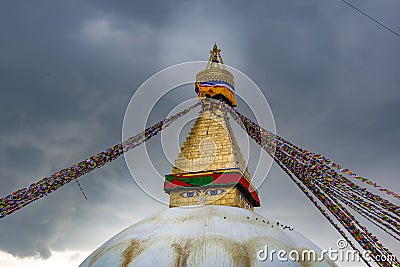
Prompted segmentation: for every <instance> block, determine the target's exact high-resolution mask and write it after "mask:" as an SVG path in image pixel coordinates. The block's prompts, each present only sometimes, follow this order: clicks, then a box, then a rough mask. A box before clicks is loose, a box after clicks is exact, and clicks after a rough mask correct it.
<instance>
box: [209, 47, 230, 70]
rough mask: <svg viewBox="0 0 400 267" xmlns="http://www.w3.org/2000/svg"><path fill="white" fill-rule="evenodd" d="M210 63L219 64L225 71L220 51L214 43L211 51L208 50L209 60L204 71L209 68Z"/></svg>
mask: <svg viewBox="0 0 400 267" xmlns="http://www.w3.org/2000/svg"><path fill="white" fill-rule="evenodd" d="M211 63H216V64H218V63H221V65H222V68H223V69H226V67H225V64H224V61H223V60H222V57H221V49H219V48H218V46H217V43H214V46H213V49H212V50H210V58H209V59H208V63H207V67H206V69H208V68H210V67H211Z"/></svg>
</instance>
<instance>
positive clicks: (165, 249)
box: [80, 44, 336, 267]
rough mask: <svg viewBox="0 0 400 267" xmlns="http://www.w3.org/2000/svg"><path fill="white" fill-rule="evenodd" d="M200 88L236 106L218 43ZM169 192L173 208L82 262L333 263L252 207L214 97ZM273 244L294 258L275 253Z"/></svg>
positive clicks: (169, 180) (253, 197) (244, 173)
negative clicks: (309, 254)
mask: <svg viewBox="0 0 400 267" xmlns="http://www.w3.org/2000/svg"><path fill="white" fill-rule="evenodd" d="M195 91H196V93H197V94H198V97H199V98H201V99H203V98H214V99H218V100H220V101H223V102H225V103H227V104H228V105H230V106H231V107H236V106H237V102H236V99H235V83H234V76H233V75H232V73H231V72H229V71H228V70H227V68H226V66H225V64H224V62H223V60H222V57H221V50H220V49H218V47H217V45H216V44H214V47H213V49H212V50H211V51H210V58H209V60H208V63H207V65H206V68H205V69H204V70H202V71H200V72H199V73H198V74H197V76H196V86H195ZM164 191H165V192H166V193H167V194H169V196H170V202H169V209H167V210H165V211H163V212H161V213H158V214H155V215H153V216H151V217H149V218H146V219H143V220H141V221H139V222H137V223H135V224H133V225H132V226H130V227H128V228H127V229H125V230H124V231H122V232H121V233H119V234H117V235H116V236H114V237H113V238H111V239H110V240H108V241H107V242H105V243H104V244H103V245H102V246H100V247H99V248H98V249H97V250H95V251H94V252H93V253H92V254H91V255H90V256H89V257H88V258H87V259H86V260H85V261H84V262H83V263H82V264H81V265H80V266H82V267H86V266H124V267H125V266H265V265H270V266H336V265H335V264H334V263H332V262H331V261H330V260H327V259H319V260H315V259H305V258H303V257H301V255H302V253H303V252H305V251H310V250H312V251H314V252H316V254H317V256H318V254H319V253H320V252H321V250H320V249H319V248H318V247H317V246H316V245H315V244H313V243H312V242H311V241H310V240H308V239H307V238H306V237H304V236H303V235H301V234H300V233H298V232H297V231H295V230H294V229H293V228H292V227H290V226H288V225H285V224H282V223H280V222H277V221H275V220H272V219H269V218H266V217H264V216H263V215H261V214H259V213H257V212H255V211H254V208H255V207H259V206H260V200H259V197H258V192H257V190H256V189H255V188H254V187H253V185H252V183H251V177H250V173H249V171H248V169H247V165H246V163H245V160H244V159H243V155H242V152H241V151H240V148H239V145H238V142H237V140H236V138H235V135H234V132H233V130H232V128H231V125H230V122H229V117H228V114H226V112H225V111H224V110H223V109H222V108H220V106H219V105H218V104H215V103H214V102H213V101H208V102H207V101H204V102H202V107H201V111H200V113H199V116H198V118H197V120H196V121H195V123H194V125H193V126H192V128H191V130H190V132H189V134H188V136H187V137H186V140H185V141H184V143H183V145H182V147H181V150H180V153H179V154H178V156H177V159H176V160H175V163H174V166H173V168H172V172H171V174H168V175H166V176H165V182H164ZM273 250H274V251H276V252H278V251H280V250H283V251H285V252H286V253H288V254H289V253H292V257H289V255H288V254H287V255H286V260H283V259H282V257H280V258H278V257H277V255H276V254H275V256H272V258H271V257H270V256H271V255H269V252H271V251H273ZM296 252H297V254H296ZM296 255H300V256H299V257H298V258H296V257H295V256H296ZM281 256H282V255H281ZM293 256H294V257H293Z"/></svg>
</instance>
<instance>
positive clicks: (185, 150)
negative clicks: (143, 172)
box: [164, 44, 260, 209]
mask: <svg viewBox="0 0 400 267" xmlns="http://www.w3.org/2000/svg"><path fill="white" fill-rule="evenodd" d="M220 52H221V50H220V49H218V47H217V45H216V44H214V47H213V49H212V50H211V51H210V58H209V60H208V63H207V65H206V68H205V69H204V70H202V71H200V72H199V73H198V74H197V76H196V87H195V91H196V92H197V94H198V96H199V98H200V100H202V105H201V111H200V113H199V116H198V118H197V119H196V121H195V123H194V125H193V126H192V128H191V130H190V132H189V134H188V136H187V137H186V140H185V141H184V143H183V145H182V147H181V149H180V153H179V154H178V157H177V159H176V160H175V164H174V166H173V168H172V173H171V174H170V175H166V180H165V185H164V190H165V192H167V193H168V194H169V195H170V207H175V206H191V205H225V206H234V207H240V208H245V209H253V207H258V206H259V205H260V202H259V199H258V194H257V191H256V190H255V189H254V188H253V186H252V184H251V182H250V174H249V172H248V170H247V166H246V163H245V161H244V159H243V155H242V152H241V151H240V148H239V145H238V143H237V140H236V138H235V135H234V133H233V130H232V128H231V125H230V122H229V117H228V114H227V113H226V111H225V110H224V109H223V106H222V105H224V104H223V103H226V104H228V105H230V106H232V107H235V106H236V99H235V87H234V86H235V83H234V77H233V75H232V73H230V72H229V71H228V70H227V69H226V66H225V65H224V63H223V61H222V57H221V54H220ZM213 99H217V100H219V101H215V100H213Z"/></svg>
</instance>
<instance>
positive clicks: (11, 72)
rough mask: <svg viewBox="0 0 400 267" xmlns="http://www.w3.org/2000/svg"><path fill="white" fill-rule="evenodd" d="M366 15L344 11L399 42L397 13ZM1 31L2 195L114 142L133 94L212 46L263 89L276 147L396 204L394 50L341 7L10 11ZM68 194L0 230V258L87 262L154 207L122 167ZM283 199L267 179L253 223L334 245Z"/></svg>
mask: <svg viewBox="0 0 400 267" xmlns="http://www.w3.org/2000/svg"><path fill="white" fill-rule="evenodd" d="M367 2H368V3H357V4H359V5H360V7H361V8H363V9H364V10H366V11H368V12H369V13H370V14H371V15H376V16H379V18H381V19H382V20H384V21H386V22H387V23H389V24H390V25H391V26H392V27H393V28H397V29H400V20H399V19H398V15H397V12H395V10H399V8H400V4H399V3H398V1H387V2H385V3H376V2H373V1H367ZM0 22H1V23H0V32H1V33H2V34H1V35H0V88H1V92H2V95H1V97H0V124H1V127H0V149H1V151H2V154H1V155H0V159H1V161H0V194H1V195H6V194H8V193H10V192H12V191H13V190H15V189H18V188H20V187H24V186H28V185H29V184H30V183H32V182H34V181H35V180H37V179H39V178H40V177H44V176H46V175H49V174H51V172H52V171H56V170H58V169H60V168H64V167H67V166H69V165H70V164H73V163H75V162H76V161H78V160H80V159H83V158H85V157H88V156H91V155H92V154H95V153H97V152H98V151H101V150H102V149H105V148H107V147H108V146H111V145H113V144H115V143H117V142H119V141H120V139H121V130H122V121H123V116H124V112H125V108H126V106H127V104H128V102H129V99H130V97H131V96H132V94H133V92H134V91H135V90H136V88H137V87H138V86H139V85H140V84H141V82H143V81H144V80H145V79H147V78H148V77H149V76H150V75H152V74H153V73H154V72H156V71H158V70H160V69H161V68H163V67H166V66H170V65H172V64H176V63H180V62H184V61H191V60H206V59H207V56H208V54H207V53H208V50H209V49H210V47H211V44H212V43H213V42H214V41H217V42H218V44H220V46H221V48H222V50H223V52H222V56H223V58H224V60H225V62H226V63H227V64H229V65H232V66H234V67H237V68H238V69H240V70H242V71H244V72H245V73H246V74H248V75H249V76H250V77H251V78H252V79H254V80H255V81H256V83H257V84H258V85H259V86H260V88H261V89H262V90H263V92H264V94H265V95H266V97H267V99H268V101H269V103H270V105H271V107H272V110H273V112H274V115H275V120H276V124H277V130H278V134H280V135H282V136H283V137H286V138H287V139H289V140H291V141H293V142H294V143H296V144H298V145H300V146H303V147H305V148H309V149H311V150H314V151H316V152H319V153H321V154H324V155H326V156H328V157H331V158H332V159H334V160H336V161H338V162H339V163H342V164H343V165H346V166H348V167H351V168H353V169H355V170H356V171H357V170H359V172H360V173H361V174H362V175H365V176H367V177H371V178H374V179H375V180H376V181H377V182H379V183H381V184H382V185H386V186H388V187H391V188H392V189H393V190H394V191H397V192H399V191H400V187H399V183H398V182H396V179H397V177H396V176H395V175H397V165H398V164H397V163H398V162H399V160H400V158H399V153H398V151H399V149H400V147H399V142H397V141H396V140H397V139H396V138H397V137H398V136H399V132H400V128H399V125H398V118H397V116H398V115H397V114H399V113H400V110H399V105H398V103H399V100H400V93H399V89H398V88H399V85H400V73H399V72H400V66H399V64H400V63H399V62H400V53H399V49H398V47H399V44H400V42H399V39H398V38H396V37H394V36H393V35H391V34H390V33H388V32H387V31H384V30H382V29H381V28H379V27H378V26H376V25H375V24H373V23H371V22H370V21H368V20H366V19H365V18H364V17H362V16H360V15H359V14H357V13H355V12H354V11H353V10H350V9H348V8H347V7H346V6H344V5H343V4H341V3H340V1H329V2H328V1H318V2H315V1H314V2H311V1H309V2H299V1H256V2H252V3H245V2H243V1H229V2H228V1H216V3H211V2H204V1H194V2H190V3H189V2H186V1H182V2H177V1H174V2H168V1H163V2H162V3H157V4H155V3H150V2H149V3H147V2H145V1H141V2H136V3H134V2H132V1H118V2H110V1H89V2H85V3H82V2H80V1H68V2H65V1H64V2H63V1H42V2H41V3H40V4H38V2H35V3H33V2H32V3H30V2H22V3H17V2H16V1H13V2H3V3H2V4H1V7H0ZM193 94H194V93H193ZM168 99H169V100H170V101H171V105H174V104H175V103H173V102H174V101H176V99H170V98H167V100H168ZM164 102H166V101H164ZM164 105H165V107H164V108H165V112H166V111H167V110H168V109H169V106H168V103H166V104H164ZM249 105H251V103H249ZM163 110H164V109H161V111H163ZM239 110H241V108H240V107H239ZM162 115H163V114H160V116H162ZM153 142H158V141H153ZM151 147H153V146H151ZM131 153H135V152H134V151H133V152H131ZM152 154H154V155H156V154H157V153H155V152H153V153H152ZM135 155H136V154H135ZM140 157H141V155H137V158H140ZM162 159H163V158H162V157H159V158H157V157H156V158H155V162H159V163H160V164H162V162H163V161H162ZM168 168H169V166H168V165H167V164H166V165H163V166H161V167H160V169H161V170H167V169H168ZM80 182H81V184H82V186H83V188H84V189H85V192H86V194H87V195H88V197H89V199H88V200H87V201H86V200H84V199H83V197H82V195H81V193H80V191H79V189H78V188H77V186H76V185H75V184H74V183H71V184H70V185H67V186H65V187H64V188H63V189H61V190H59V191H57V192H55V193H53V194H51V195H50V196H48V197H46V198H44V199H42V200H39V201H37V202H35V203H33V204H30V205H29V206H28V207H26V208H24V209H22V210H20V211H18V212H16V213H15V214H13V215H12V216H9V217H7V218H5V219H3V220H1V221H0V250H3V251H7V252H9V253H12V254H13V255H16V256H20V257H27V256H32V255H40V256H41V257H43V258H46V257H49V256H50V253H51V252H50V250H59V251H63V250H67V249H82V250H94V249H95V248H96V247H98V246H99V245H100V244H101V243H102V242H104V241H105V240H107V239H108V238H109V237H111V236H112V235H114V234H115V233H116V232H118V231H120V230H122V229H123V228H124V227H126V226H128V225H129V224H131V223H132V222H134V221H135V220H137V219H139V218H141V217H143V216H145V215H150V214H152V213H154V212H157V211H159V210H162V209H164V208H165V207H164V206H163V205H161V204H159V203H157V202H155V201H154V200H152V199H151V198H150V197H148V196H147V195H145V194H144V193H143V192H141V190H140V189H139V188H138V187H137V186H136V185H135V184H134V182H133V181H132V178H131V177H130V175H129V172H128V171H127V168H126V167H125V162H124V161H123V159H119V160H118V161H116V162H114V163H112V164H110V165H109V166H108V167H105V168H103V169H100V170H96V171H95V172H93V173H91V174H88V175H87V176H85V177H83V178H81V179H80ZM155 186H157V185H156V184H155ZM159 186H160V188H161V185H159ZM296 190H297V189H296V187H295V186H294V185H291V183H290V182H289V181H288V179H287V178H286V177H285V176H284V175H283V174H282V172H281V171H280V170H279V169H278V168H277V167H276V166H275V167H274V168H273V170H272V172H271V174H270V177H269V178H268V180H267V181H266V182H265V183H264V184H263V186H262V187H261V188H260V195H261V200H262V204H264V206H263V208H262V209H261V210H260V211H261V212H263V213H264V214H266V215H267V216H269V215H270V216H273V217H275V218H278V219H279V220H282V221H286V222H287V223H291V224H293V225H295V227H296V228H297V229H298V230H300V231H301V232H303V233H305V234H306V235H307V236H309V237H310V238H311V239H312V240H313V241H315V242H316V243H317V244H319V245H321V246H328V245H329V244H334V242H335V241H336V239H335V238H337V236H336V234H335V232H334V231H333V230H332V229H331V228H330V226H329V225H328V224H326V222H324V221H323V218H322V217H321V216H320V215H319V214H318V213H317V212H316V211H315V210H314V209H313V207H312V206H311V205H310V203H309V202H308V200H307V199H305V197H304V196H302V195H301V194H302V193H301V192H298V190H297V191H296ZM288 196H290V197H288ZM303 211H304V212H303ZM309 218H313V220H314V221H312V222H310V219H309ZM315 227H321V228H323V229H325V230H326V231H327V232H328V233H327V236H329V240H333V241H332V242H331V243H329V242H330V241H327V240H325V239H324V238H321V237H320V236H319V234H318V233H315V231H313V229H314V228H315ZM382 238H383V240H387V238H386V236H385V235H382ZM327 239H328V238H327ZM389 244H392V243H390V242H389ZM392 246H393V245H392Z"/></svg>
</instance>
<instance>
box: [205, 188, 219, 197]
mask: <svg viewBox="0 0 400 267" xmlns="http://www.w3.org/2000/svg"><path fill="white" fill-rule="evenodd" d="M222 192H223V191H222V189H211V190H208V191H207V194H208V195H210V196H215V195H219V194H221V193H222Z"/></svg>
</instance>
